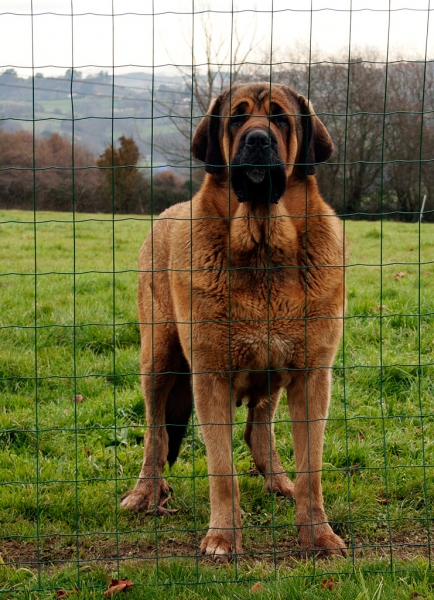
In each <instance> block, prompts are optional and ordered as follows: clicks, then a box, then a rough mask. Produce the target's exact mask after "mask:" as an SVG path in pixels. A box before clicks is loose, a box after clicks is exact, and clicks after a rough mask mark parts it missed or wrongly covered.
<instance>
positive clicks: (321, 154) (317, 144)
mask: <svg viewBox="0 0 434 600" xmlns="http://www.w3.org/2000/svg"><path fill="white" fill-rule="evenodd" d="M292 94H293V96H295V98H296V100H297V102H298V104H299V106H300V114H301V124H302V130H303V141H302V144H301V148H300V152H299V155H298V161H297V162H298V164H299V168H300V170H301V172H302V173H303V174H307V175H315V165H316V164H318V163H322V162H324V161H326V160H328V159H329V158H330V156H331V155H332V154H333V150H334V147H333V142H332V138H331V137H330V134H329V132H328V131H327V129H326V127H325V125H324V123H323V122H322V121H321V120H320V119H319V118H318V117H317V116H316V114H315V111H314V110H313V106H312V104H311V103H310V102H309V101H308V99H307V98H305V97H304V96H301V95H300V94H297V93H296V92H294V91H292Z"/></svg>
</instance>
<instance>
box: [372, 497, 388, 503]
mask: <svg viewBox="0 0 434 600" xmlns="http://www.w3.org/2000/svg"><path fill="white" fill-rule="evenodd" d="M375 501H376V502H378V504H389V499H388V498H375Z"/></svg>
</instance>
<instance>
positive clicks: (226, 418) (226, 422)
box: [193, 374, 242, 562]
mask: <svg viewBox="0 0 434 600" xmlns="http://www.w3.org/2000/svg"><path fill="white" fill-rule="evenodd" d="M193 388H194V398H195V405H196V410H197V415H198V418H199V423H200V425H201V429H202V433H203V437H204V441H205V445H206V452H207V459H208V474H209V488H210V502H211V519H210V525H209V530H208V533H207V535H206V537H205V538H204V539H203V540H202V543H201V546H200V550H201V552H202V554H207V555H209V556H211V558H212V559H213V560H215V561H216V562H226V561H228V560H230V559H231V558H232V556H233V554H234V553H236V554H239V553H241V552H242V546H241V511H240V493H239V489H238V481H237V476H236V472H235V469H234V466H233V460H232V426H233V422H234V419H235V414H234V413H235V403H234V401H233V400H232V398H231V394H230V389H229V382H228V379H227V378H226V377H223V376H217V375H213V374H198V375H195V376H194V378H193Z"/></svg>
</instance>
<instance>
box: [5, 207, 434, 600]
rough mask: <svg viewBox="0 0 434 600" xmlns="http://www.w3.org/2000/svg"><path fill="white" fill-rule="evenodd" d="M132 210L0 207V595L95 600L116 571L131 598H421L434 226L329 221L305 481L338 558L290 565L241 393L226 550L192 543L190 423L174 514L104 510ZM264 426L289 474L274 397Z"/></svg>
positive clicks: (127, 411)
mask: <svg viewBox="0 0 434 600" xmlns="http://www.w3.org/2000/svg"><path fill="white" fill-rule="evenodd" d="M150 223H151V221H150V218H149V217H121V216H119V217H116V218H115V220H113V219H112V218H111V217H109V216H107V215H85V214H78V215H76V219H75V221H74V220H73V219H72V216H71V214H66V213H44V212H39V213H37V222H36V223H35V222H34V215H33V213H31V212H22V211H0V239H1V240H2V243H1V245H0V264H1V268H0V269H1V270H0V306H1V314H0V327H1V328H0V335H1V344H0V388H1V395H0V553H1V554H0V591H1V590H3V591H4V593H5V597H10V598H12V597H13V598H18V597H23V598H30V597H35V598H49V597H53V590H55V589H72V588H73V587H74V586H75V585H77V586H79V587H80V590H81V592H80V597H82V598H100V597H102V593H101V592H102V590H103V589H104V588H105V587H107V583H108V579H110V577H114V578H118V579H119V578H122V579H131V580H132V581H134V584H135V585H134V588H133V591H132V592H130V593H129V597H130V598H148V597H149V598H167V597H168V596H170V597H176V598H195V597H201V598H204V597H206V598H213V597H215V598H217V597H219V598H222V597H223V598H244V597H245V598H247V597H249V596H250V595H251V593H250V591H249V590H250V589H251V588H252V586H253V585H254V584H255V582H257V581H260V582H261V586H262V590H258V591H257V596H258V597H263V598H322V597H330V596H333V597H336V598H345V599H351V598H355V599H356V598H360V599H362V598H380V597H387V596H389V597H393V598H406V599H408V598H410V597H414V598H416V597H417V596H416V595H414V594H415V593H416V592H417V593H419V594H423V595H424V596H425V597H430V598H431V597H434V575H433V573H432V572H431V571H430V544H431V535H432V532H431V529H430V527H431V522H432V509H433V502H432V498H433V497H434V480H433V466H434V418H433V417H434V394H433V391H434V368H433V352H434V324H433V319H432V313H433V298H434V225H431V224H422V225H421V226H420V227H419V225H418V224H404V223H393V222H383V223H382V224H381V223H379V222H346V224H345V228H346V233H347V238H348V243H349V247H350V259H349V264H348V268H347V283H348V310H347V317H346V319H345V327H344V338H343V342H342V344H341V349H340V352H339V354H338V356H337V359H336V364H335V370H334V383H333V392H332V405H331V410H330V419H329V423H328V426H327V433H326V441H325V452H324V472H323V485H324V499H325V506H326V511H327V514H328V516H329V519H330V521H331V522H332V523H333V527H334V529H335V531H336V532H337V533H338V534H339V535H341V536H342V537H343V538H344V539H345V540H346V542H347V543H348V546H349V548H350V552H349V557H348V559H347V560H341V561H318V560H317V561H307V562H306V561H301V560H299V558H298V554H297V532H296V529H295V527H294V525H293V523H294V514H295V511H294V505H293V503H292V502H290V501H288V500H286V499H281V498H276V497H273V496H269V495H266V494H264V493H263V490H262V481H261V478H260V477H257V476H252V474H251V473H249V469H250V468H251V462H250V457H249V453H248V450H247V447H246V446H245V444H244V442H243V437H242V433H243V422H245V419H246V412H245V409H244V408H240V409H238V411H237V421H238V423H239V425H238V426H237V427H236V428H235V437H234V458H235V464H236V468H237V471H238V473H239V482H240V490H241V507H242V510H243V511H244V516H243V519H244V521H243V526H244V549H245V555H243V556H242V557H239V558H238V559H237V560H236V561H235V562H234V563H233V564H231V565H229V566H225V567H215V566H213V565H211V564H210V563H209V562H207V561H206V560H204V559H200V558H199V557H198V556H197V547H198V542H199V540H200V538H201V537H202V536H203V535H204V532H205V531H206V528H207V524H208V516H209V505H208V481H207V477H206V473H207V468H206V460H205V451H204V445H203V443H202V440H201V437H200V435H199V432H198V429H197V427H194V426H192V427H190V429H189V432H188V435H187V438H186V440H185V441H184V444H183V446H182V451H181V454H180V457H179V459H178V461H177V462H176V463H175V465H174V466H173V468H172V470H171V471H169V470H168V471H167V479H168V481H169V483H170V484H171V485H172V486H173V488H174V493H173V497H172V498H171V499H170V501H169V505H168V506H169V507H170V508H171V509H177V510H178V512H177V513H176V514H174V515H173V516H172V517H171V518H167V517H164V518H160V519H157V518H155V517H153V516H149V515H144V514H131V513H127V512H124V511H121V510H119V508H118V507H119V498H120V496H121V495H122V493H123V492H124V491H126V490H127V489H130V488H131V486H132V485H133V484H134V481H135V478H136V476H137V474H138V471H139V468H140V464H141V458H142V443H141V437H142V435H143V431H144V415H143V404H142V399H141V391H140V386H139V380H138V376H137V372H138V359H139V347H140V340H139V333H138V326H137V313H136V289H137V285H136V280H137V272H136V269H137V267H136V265H137V255H138V251H139V248H140V245H141V242H142V240H143V238H144V237H145V235H146V233H147V231H148V230H149V227H150ZM35 273H36V274H37V275H36V277H35ZM75 398H77V399H78V400H80V401H78V402H76V401H74V399H75ZM276 438H277V449H278V452H279V453H280V456H281V458H282V462H283V464H284V465H285V466H286V468H287V469H288V472H289V474H290V476H294V457H293V448H292V442H291V436H290V424H289V417H288V411H287V408H286V406H285V402H282V404H281V407H280V408H279V411H278V414H277V423H276ZM330 588H331V589H330ZM38 590H39V591H38ZM44 590H45V591H44ZM412 594H413V595H412Z"/></svg>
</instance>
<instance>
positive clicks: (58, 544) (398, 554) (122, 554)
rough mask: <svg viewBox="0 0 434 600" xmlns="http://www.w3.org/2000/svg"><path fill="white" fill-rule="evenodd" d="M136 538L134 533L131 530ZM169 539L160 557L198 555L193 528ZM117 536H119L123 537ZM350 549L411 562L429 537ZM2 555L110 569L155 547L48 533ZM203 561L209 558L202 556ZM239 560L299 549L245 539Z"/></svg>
mask: <svg viewBox="0 0 434 600" xmlns="http://www.w3.org/2000/svg"><path fill="white" fill-rule="evenodd" d="M135 535H136V537H137V534H135ZM171 535H172V536H173V535H175V537H171V538H170V539H167V538H166V539H164V536H163V535H160V534H159V536H158V560H159V561H161V560H164V559H168V560H171V559H173V558H174V557H179V558H189V559H192V560H194V559H195V558H197V556H199V552H198V550H197V548H196V539H195V535H194V532H192V533H190V532H189V533H188V534H185V533H184V534H183V539H182V540H181V539H177V538H176V533H175V532H173V533H171ZM125 537H126V534H120V535H119V538H125ZM348 553H349V554H350V555H351V556H352V558H354V559H356V560H360V559H362V558H363V559H370V558H371V559H372V558H377V559H389V558H390V557H391V558H392V559H393V560H404V561H405V560H410V559H414V558H416V557H427V556H428V536H427V533H426V532H424V531H419V532H415V531H413V532H412V535H411V536H410V535H401V536H394V537H393V538H392V540H391V543H390V541H389V538H388V537H387V538H385V539H384V540H382V541H378V539H377V540H371V541H370V540H369V539H356V540H354V545H353V546H351V547H350V548H349V549H348ZM0 557H1V559H2V561H3V563H4V564H5V565H9V566H16V567H26V568H27V569H30V570H32V571H33V570H34V571H36V570H37V569H38V566H39V568H40V567H42V568H43V569H44V570H46V571H47V572H50V571H52V570H56V571H58V570H59V568H60V569H61V568H62V567H64V566H70V565H71V564H74V563H75V564H77V563H79V565H80V566H84V565H90V564H95V563H98V565H99V566H104V567H107V568H113V567H114V566H115V565H116V564H117V563H118V562H120V561H121V562H123V561H134V562H136V561H146V562H147V563H148V564H150V565H152V564H154V562H155V561H156V559H157V552H156V545H155V543H150V542H149V541H145V540H144V541H143V542H141V541H135V542H128V541H125V540H122V539H118V540H116V537H114V536H111V537H109V536H105V535H89V536H80V537H79V538H75V537H74V536H67V537H66V536H50V537H44V538H41V540H40V544H39V547H38V544H37V542H36V541H35V540H32V541H28V540H26V541H24V540H18V539H16V538H15V539H4V540H3V541H2V543H1V553H0ZM204 560H207V559H204ZM239 560H241V561H242V562H248V563H262V564H264V563H269V564H270V566H272V565H273V564H276V563H278V564H282V563H291V562H298V561H299V560H300V551H299V549H298V544H297V539H296V537H295V536H289V538H288V539H287V540H286V541H284V542H282V541H278V542H276V545H275V546H274V544H273V543H267V544H266V547H264V543H261V542H260V541H258V540H246V544H245V552H244V554H243V555H242V556H241V557H239Z"/></svg>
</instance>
